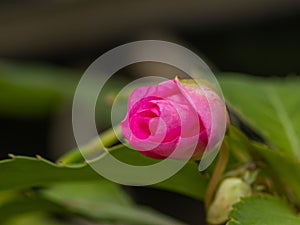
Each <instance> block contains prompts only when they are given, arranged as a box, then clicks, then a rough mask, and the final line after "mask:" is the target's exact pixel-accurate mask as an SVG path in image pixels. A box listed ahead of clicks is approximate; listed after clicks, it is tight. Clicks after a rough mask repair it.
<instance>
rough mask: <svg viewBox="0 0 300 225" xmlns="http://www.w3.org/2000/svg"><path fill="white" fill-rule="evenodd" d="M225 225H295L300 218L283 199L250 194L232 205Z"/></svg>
mask: <svg viewBox="0 0 300 225" xmlns="http://www.w3.org/2000/svg"><path fill="white" fill-rule="evenodd" d="M229 218H230V220H229V222H228V223H227V225H241V224H242V225H275V224H284V225H296V224H300V218H299V217H297V216H296V214H295V212H294V211H293V210H292V209H291V208H290V207H289V205H287V203H286V202H284V201H283V200H281V199H279V198H277V197H273V196H267V195H266V196H252V197H248V198H244V199H242V200H241V201H240V202H238V203H237V204H235V205H234V206H233V210H232V211H231V213H230V216H229Z"/></svg>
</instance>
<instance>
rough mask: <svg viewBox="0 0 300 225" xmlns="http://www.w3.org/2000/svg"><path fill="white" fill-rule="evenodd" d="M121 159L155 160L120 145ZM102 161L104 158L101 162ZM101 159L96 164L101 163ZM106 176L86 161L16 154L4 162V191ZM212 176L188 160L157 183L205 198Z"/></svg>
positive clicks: (0, 176)
mask: <svg viewBox="0 0 300 225" xmlns="http://www.w3.org/2000/svg"><path fill="white" fill-rule="evenodd" d="M110 152H111V153H113V155H114V156H116V157H117V158H118V159H120V160H122V161H126V162H129V163H130V162H132V163H139V164H142V163H146V164H151V163H153V162H155V161H153V159H150V158H148V157H145V156H143V155H142V154H140V153H139V152H137V151H132V150H130V149H127V148H126V147H124V146H122V145H120V146H118V147H115V148H113V149H112V150H111V151H110ZM99 160H100V161H99ZM101 160H103V157H102V158H99V159H98V160H97V161H96V162H95V163H101ZM101 179H103V178H102V177H101V176H100V175H99V174H97V173H96V172H95V171H94V170H93V169H92V168H91V167H90V166H89V165H87V164H86V163H82V164H77V165H76V166H75V165H73V166H67V165H58V164H55V163H52V162H49V161H47V160H45V159H42V158H31V157H24V156H15V157H14V158H12V159H7V160H2V161H0V180H1V182H0V190H7V189H13V188H26V187H33V186H46V185H48V184H51V183H57V182H68V181H87V180H101ZM207 182H208V178H207V177H206V176H205V175H203V174H201V173H200V172H199V171H198V168H197V164H196V163H194V162H188V163H187V164H186V165H185V167H184V168H183V169H181V170H180V171H179V172H178V173H177V174H175V175H174V176H172V177H171V178H169V179H168V180H166V181H164V182H162V183H159V184H155V185H153V187H157V188H162V189H166V190H170V191H174V192H177V193H181V194H185V195H188V196H190V197H193V198H197V199H202V198H203V196H204V193H205V190H206V186H207Z"/></svg>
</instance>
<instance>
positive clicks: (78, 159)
mask: <svg viewBox="0 0 300 225" xmlns="http://www.w3.org/2000/svg"><path fill="white" fill-rule="evenodd" d="M120 134H121V127H120V126H117V127H115V128H110V129H108V130H106V131H104V132H103V133H102V134H101V135H100V136H99V137H96V138H94V139H92V140H91V141H90V142H89V143H87V144H86V145H85V146H82V147H81V148H80V149H81V151H80V150H79V149H78V148H75V149H73V150H71V151H69V152H67V153H66V154H64V155H63V156H61V157H60V158H59V159H58V160H57V162H58V163H60V164H74V163H82V162H84V158H83V156H82V153H81V152H84V155H85V156H89V155H91V156H92V155H95V154H98V155H99V153H100V152H101V151H105V147H110V146H112V145H113V144H115V143H117V142H118V136H119V135H120ZM99 139H100V140H101V141H99Z"/></svg>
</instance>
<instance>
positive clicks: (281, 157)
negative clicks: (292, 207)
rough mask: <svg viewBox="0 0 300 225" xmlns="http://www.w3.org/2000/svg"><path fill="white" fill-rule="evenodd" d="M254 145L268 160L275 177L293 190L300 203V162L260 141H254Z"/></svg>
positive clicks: (289, 189)
mask: <svg viewBox="0 0 300 225" xmlns="http://www.w3.org/2000/svg"><path fill="white" fill-rule="evenodd" d="M252 147H253V148H254V149H255V150H256V151H257V152H258V153H259V154H260V155H261V156H263V158H264V159H265V160H266V162H267V163H268V165H269V166H270V168H271V170H272V171H271V172H272V173H273V177H274V178H276V179H278V180H280V181H281V184H282V185H284V186H285V188H286V190H288V192H290V191H292V193H293V194H294V195H295V197H296V200H297V201H298V204H299V205H300V182H299V181H300V162H299V161H298V160H296V159H295V158H293V157H291V156H289V155H286V154H284V152H283V151H278V150H274V149H271V148H270V147H268V146H266V145H263V144H260V143H255V142H253V143H252Z"/></svg>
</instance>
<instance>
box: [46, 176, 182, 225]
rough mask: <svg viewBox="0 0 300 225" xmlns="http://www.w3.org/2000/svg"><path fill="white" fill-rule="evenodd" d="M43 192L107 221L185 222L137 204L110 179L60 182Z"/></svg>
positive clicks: (163, 224)
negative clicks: (109, 180)
mask: <svg viewBox="0 0 300 225" xmlns="http://www.w3.org/2000/svg"><path fill="white" fill-rule="evenodd" d="M43 194H44V195H45V196H46V197H47V198H49V199H51V200H52V201H56V202H57V203H60V204H63V205H64V206H65V207H66V208H68V209H71V211H73V212H74V213H76V214H79V215H82V216H84V217H87V218H90V219H93V220H96V221H103V222H107V221H108V222H114V223H115V222H122V223H128V224H136V225H153V224H157V225H183V223H181V222H179V221H176V220H175V219H172V218H170V217H167V216H164V215H162V214H161V213H158V212H156V211H154V210H151V209H150V208H146V207H143V206H138V205H135V204H134V203H133V202H131V201H130V199H128V197H127V196H126V194H125V193H124V192H123V191H122V189H121V188H120V187H119V186H118V185H116V184H114V183H111V182H108V181H100V182H99V181H97V182H84V183H79V182H77V183H69V184H59V185H55V186H53V187H50V188H49V189H48V190H46V191H44V192H43Z"/></svg>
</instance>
